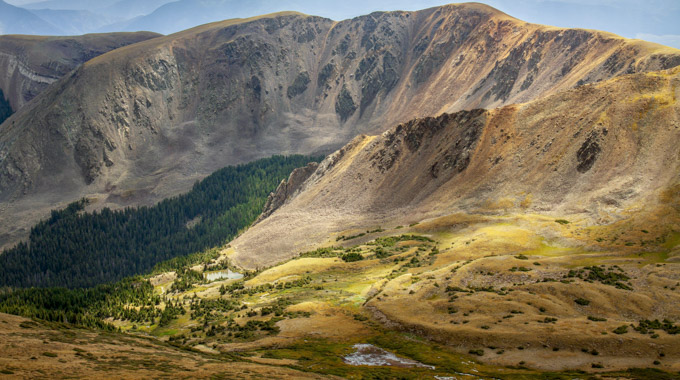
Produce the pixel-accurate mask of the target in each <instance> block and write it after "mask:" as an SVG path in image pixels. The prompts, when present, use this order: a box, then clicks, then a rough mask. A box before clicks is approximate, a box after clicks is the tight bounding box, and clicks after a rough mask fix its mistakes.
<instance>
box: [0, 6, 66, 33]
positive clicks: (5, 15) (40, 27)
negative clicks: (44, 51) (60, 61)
mask: <svg viewBox="0 0 680 380" xmlns="http://www.w3.org/2000/svg"><path fill="white" fill-rule="evenodd" d="M60 33H61V30H60V29H59V28H57V27H55V26H54V25H51V24H50V23H48V22H47V21H45V20H43V19H41V18H40V17H38V16H36V15H35V14H33V13H31V12H29V11H28V10H26V9H23V8H19V7H15V6H13V5H10V4H7V3H5V2H4V1H2V0H0V34H43V35H58V34H60Z"/></svg>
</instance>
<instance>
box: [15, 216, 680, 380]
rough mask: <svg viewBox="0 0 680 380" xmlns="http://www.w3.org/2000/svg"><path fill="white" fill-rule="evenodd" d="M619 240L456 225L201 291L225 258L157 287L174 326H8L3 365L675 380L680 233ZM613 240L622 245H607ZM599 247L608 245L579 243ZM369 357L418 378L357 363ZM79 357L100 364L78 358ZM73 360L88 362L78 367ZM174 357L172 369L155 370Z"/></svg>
mask: <svg viewBox="0 0 680 380" xmlns="http://www.w3.org/2000/svg"><path fill="white" fill-rule="evenodd" d="M605 228H606V230H605ZM617 228H618V229H623V228H632V227H631V226H630V225H617V224H614V225H610V226H608V227H585V226H582V225H581V224H580V222H579V221H578V220H564V219H557V220H556V219H555V218H552V217H546V216H540V215H515V216H474V215H451V216H447V217H442V218H437V219H431V220H427V221H423V222H421V223H418V224H414V225H411V226H393V227H389V228H388V227H385V228H384V229H383V228H381V227H380V226H375V228H373V229H369V230H362V231H358V230H354V231H345V232H343V233H342V234H339V235H338V236H331V237H329V240H328V242H327V244H326V245H325V246H324V247H321V248H319V249H317V250H315V251H311V252H305V253H302V254H301V255H300V256H299V257H297V258H295V259H292V260H289V261H287V262H284V263H281V264H279V265H277V266H274V267H272V268H269V269H266V270H263V271H258V272H245V271H243V272H244V274H245V277H244V278H235V277H240V276H234V275H233V273H232V274H231V275H230V277H231V278H230V279H222V280H216V281H212V282H209V281H207V280H204V279H202V278H204V277H205V275H207V274H208V273H213V274H215V273H216V272H217V271H218V270H225V268H226V267H230V265H229V257H230V255H232V254H233V253H234V251H233V249H232V248H230V247H229V246H227V247H226V248H224V249H223V250H222V252H221V255H220V256H219V257H218V258H216V259H213V260H212V261H211V262H208V263H204V264H201V265H196V266H193V267H191V268H184V269H183V270H181V271H177V272H169V273H163V274H158V275H156V276H154V277H151V278H150V281H151V284H153V286H154V289H155V293H156V294H157V295H159V296H161V297H162V299H163V301H162V302H160V303H159V304H158V305H157V307H158V308H160V309H164V308H167V307H171V308H173V309H174V310H177V311H178V312H176V313H175V314H174V315H173V318H171V319H170V320H167V319H166V320H165V321H163V322H161V321H162V320H163V318H161V321H159V320H156V319H153V322H148V321H147V322H134V323H133V322H131V321H130V320H126V321H121V320H113V319H109V320H108V321H109V322H110V323H113V324H114V325H116V326H117V327H119V328H121V330H122V331H126V332H129V333H132V334H134V335H132V336H130V335H106V334H101V335H99V334H95V333H94V332H84V331H83V332H80V331H77V332H74V331H75V330H64V329H61V330H58V331H59V332H47V331H45V332H42V330H40V331H41V332H40V334H42V335H40V334H38V335H36V330H34V329H35V327H34V326H33V324H34V323H33V322H28V321H20V320H19V319H18V318H15V317H7V318H5V324H8V323H9V324H10V325H11V326H12V328H11V329H10V330H9V331H14V332H13V333H11V334H15V335H14V338H12V339H14V341H13V342H12V343H11V344H9V346H7V347H9V348H11V350H10V351H7V352H11V355H13V356H10V357H9V358H10V359H9V361H8V360H7V359H4V360H5V363H3V364H2V365H3V366H4V368H7V369H8V370H10V371H14V372H16V373H19V371H39V370H43V371H46V370H47V369H46V367H44V366H43V364H39V363H43V362H45V361H46V360H47V361H55V362H56V363H55V366H54V367H50V370H49V371H50V372H49V373H52V374H55V375H59V373H57V372H58V371H64V372H60V373H68V372H69V371H71V369H69V368H71V367H73V366H78V368H79V369H80V370H81V371H82V370H86V369H87V368H92V369H97V368H99V369H101V370H102V371H107V370H114V372H113V373H119V372H117V371H125V370H126V368H129V369H130V370H131V371H132V370H133V369H134V368H137V369H140V368H147V367H149V368H147V369H145V370H148V371H152V372H153V371H157V372H156V373H158V374H159V376H161V377H162V375H163V373H164V372H163V371H165V370H168V371H169V372H172V373H174V371H175V369H173V368H174V367H173V366H176V365H177V366H180V367H181V368H179V367H178V368H177V371H179V372H178V373H180V374H181V373H183V372H182V371H194V370H198V369H200V370H199V372H196V373H195V374H194V375H196V376H204V375H205V377H209V376H211V374H216V373H220V371H227V370H226V369H224V368H222V367H221V366H226V367H228V368H229V369H228V371H236V372H228V373H233V374H235V373H239V372H238V371H252V372H247V376H246V375H243V376H246V377H257V376H259V375H260V374H262V373H268V374H269V373H270V372H268V371H273V372H271V374H277V375H274V376H275V377H293V378H296V377H303V374H304V376H315V374H320V375H322V376H328V375H335V376H340V377H344V378H376V377H377V378H436V377H438V378H484V379H486V378H501V379H513V378H517V379H523V378H545V376H548V375H549V376H552V377H553V378H565V379H566V378H574V377H578V378H590V377H594V378H634V379H637V378H649V379H659V378H679V377H680V376H679V375H678V371H680V335H678V333H679V332H680V324H678V323H677V317H678V316H680V270H678V269H680V268H678V265H680V260H679V259H680V254H679V251H678V248H677V245H678V243H680V235H678V234H677V233H672V232H669V233H663V234H660V233H656V234H655V233H653V232H649V231H639V230H638V231H633V230H628V231H627V232H626V233H625V234H621V233H620V232H619V231H618V230H617V231H616V233H614V230H615V229H617ZM607 234H610V235H611V236H615V237H613V238H610V239H608V241H604V238H602V237H600V236H605V235H607ZM589 239H594V241H595V242H597V243H598V244H600V245H597V244H595V245H584V244H583V241H585V240H589ZM231 269H232V270H235V271H241V269H239V268H234V267H231ZM197 273H200V274H201V275H200V276H199V275H196V274H197ZM211 277H212V278H214V277H216V276H211ZM168 305H169V306H168ZM129 307H130V308H135V309H137V310H139V309H140V306H135V305H130V306H129ZM8 319H9V321H8ZM17 324H21V325H22V326H24V325H25V326H29V327H26V328H23V329H22V328H20V327H17V326H16V325H17ZM5 334H8V332H5ZM50 334H56V335H55V336H61V338H50ZM31 335H33V337H30V336H31ZM69 336H70V338H68V339H67V340H69V341H68V342H61V341H60V339H62V340H63V339H66V338H64V337H69ZM81 336H82V337H81ZM149 336H154V337H156V338H157V339H152V338H150V337H149ZM16 339H21V340H25V339H33V340H34V342H32V343H31V344H22V343H20V342H18V341H16ZM101 339H103V341H102V342H100V340H101ZM116 339H117V340H122V341H125V342H127V343H126V345H127V346H130V347H131V348H121V347H119V348H116V349H115V350H114V351H116V352H108V353H107V352H106V351H107V350H109V349H110V348H109V346H107V344H111V343H107V340H109V341H110V340H116ZM42 341H44V342H45V343H41V342H42ZM162 342H165V343H162ZM167 343H169V344H170V345H169V346H168V345H166V344H167ZM360 343H369V344H373V345H375V346H377V347H380V348H382V349H384V350H387V351H388V352H391V353H394V354H396V355H397V356H399V357H403V358H410V359H413V360H416V361H418V362H420V363H422V364H423V365H424V366H416V367H412V368H398V367H390V366H352V365H350V364H347V363H346V362H345V360H344V358H345V357H346V356H347V355H350V354H352V353H353V352H354V351H355V347H354V345H355V344H360ZM82 345H85V346H84V348H82V349H84V350H86V351H87V352H92V355H94V357H96V358H97V359H96V360H94V359H93V360H91V359H88V358H89V356H82V355H90V354H89V353H88V354H85V353H84V352H81V353H80V354H79V351H77V350H76V351H74V349H75V348H76V346H77V347H80V346H82ZM138 345H141V346H142V347H149V350H146V351H144V350H142V351H141V352H145V354H144V355H145V356H144V358H139V357H136V354H138V353H139V352H140V351H139V350H137V349H136V348H135V352H134V355H133V352H132V351H133V348H134V347H135V346H138ZM88 347H90V348H88ZM151 347H153V349H152V348H151ZM154 350H156V351H155V352H154ZM42 351H44V352H54V353H55V354H56V356H54V357H52V356H50V355H47V354H44V353H43V352H42ZM117 351H120V352H117ZM77 354H78V355H80V356H79V357H77V358H78V361H72V360H71V358H68V356H73V355H77ZM21 355H24V356H28V355H32V356H35V357H38V358H39V359H40V360H38V361H36V362H31V361H30V360H17V359H19V357H20V356H21ZM41 355H42V356H41ZM102 355H103V356H102ZM167 355H175V356H177V358H178V360H170V361H165V359H163V360H156V358H159V357H167ZM61 359H65V361H66V363H61V364H59V360H61ZM140 360H141V361H140ZM145 360H146V361H145ZM118 362H120V363H127V364H125V365H123V366H118V365H114V364H115V363H118ZM225 362H226V363H229V364H228V365H227V364H224V363H225ZM19 363H20V364H19ZM31 363H35V365H33V364H31ZM145 363H146V364H145ZM164 363H165V364H164ZM178 363H181V364H178ZM219 363H222V364H219ZM12 366H15V367H12ZM62 367H63V369H62ZM165 367H167V368H165ZM171 367H172V368H171ZM251 367H252V368H251ZM432 367H434V368H432ZM630 368H639V369H630ZM88 370H89V369H88ZM201 371H203V372H201ZM262 371H264V372H262ZM277 371H278V372H277ZM296 371H302V372H296ZM152 372H149V373H152ZM120 373H121V376H123V377H125V373H124V372H120ZM131 373H132V372H130V374H131ZM243 373H244V374H246V372H243ZM135 375H136V376H140V375H141V373H135ZM228 376H231V375H228ZM268 376H269V377H271V375H268ZM470 376H472V377H470Z"/></svg>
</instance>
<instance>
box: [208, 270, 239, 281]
mask: <svg viewBox="0 0 680 380" xmlns="http://www.w3.org/2000/svg"><path fill="white" fill-rule="evenodd" d="M203 277H205V279H206V280H208V282H212V281H217V280H238V279H241V278H243V275H242V274H241V273H238V272H232V271H231V270H229V269H227V270H218V271H215V272H204V273H203Z"/></svg>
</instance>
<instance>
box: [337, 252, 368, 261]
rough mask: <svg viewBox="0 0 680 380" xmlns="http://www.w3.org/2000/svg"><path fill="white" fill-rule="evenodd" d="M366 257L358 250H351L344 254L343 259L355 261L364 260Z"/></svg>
mask: <svg viewBox="0 0 680 380" xmlns="http://www.w3.org/2000/svg"><path fill="white" fill-rule="evenodd" d="M363 259H364V257H363V256H361V254H360V253H357V252H350V253H346V254H344V255H342V260H343V261H345V262H348V263H351V262H354V261H360V260H363Z"/></svg>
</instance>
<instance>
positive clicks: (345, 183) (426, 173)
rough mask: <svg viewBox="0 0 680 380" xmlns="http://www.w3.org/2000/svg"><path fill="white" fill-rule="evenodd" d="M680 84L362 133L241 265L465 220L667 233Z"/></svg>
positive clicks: (629, 84)
mask: <svg viewBox="0 0 680 380" xmlns="http://www.w3.org/2000/svg"><path fill="white" fill-rule="evenodd" d="M679 79H680V70H678V69H673V70H670V71H662V72H654V73H648V74H636V75H630V76H623V77H618V78H615V79H612V80H609V81H606V82H603V83H600V84H594V85H588V86H582V87H578V88H576V89H572V90H568V91H565V92H561V93H558V94H555V95H552V96H548V97H544V98H541V99H539V100H536V101H533V102H529V103H526V104H521V105H511V106H507V107H503V108H499V109H495V110H491V111H486V110H475V111H463V112H458V113H455V114H447V115H442V116H440V117H437V118H424V119H416V120H413V121H410V122H407V123H404V124H400V125H398V126H396V127H393V128H392V129H390V130H388V131H387V132H385V133H383V134H382V135H380V136H359V137H357V138H355V139H354V140H353V141H352V142H351V143H350V144H348V145H346V146H345V147H343V148H342V149H341V150H339V151H337V152H336V153H334V154H333V155H331V156H329V157H328V158H327V159H326V160H325V161H324V162H323V163H322V164H321V165H320V167H319V168H318V169H317V170H316V172H314V173H313V174H311V176H310V178H309V179H308V180H307V181H306V182H305V183H303V184H302V185H300V190H299V191H297V192H296V193H295V195H293V196H292V197H289V199H288V200H287V201H286V202H285V204H284V205H283V206H282V207H280V208H279V209H278V210H277V211H275V212H274V213H273V214H271V216H269V217H268V218H266V219H264V220H263V221H261V222H260V223H259V224H256V225H255V226H254V227H252V228H251V229H250V230H248V231H247V232H246V233H245V234H243V235H242V236H241V237H239V238H238V239H237V240H235V241H234V243H233V246H234V248H235V250H236V256H235V260H236V262H238V263H239V264H240V265H243V266H245V267H249V268H252V267H256V266H266V265H271V264H274V263H276V262H278V261H280V260H285V259H287V258H289V257H292V256H294V255H296V254H297V252H299V251H303V250H306V249H310V248H313V247H315V246H317V245H319V244H323V243H325V242H327V241H328V237H329V236H332V235H335V234H339V233H341V232H342V231H345V230H349V229H352V228H357V229H359V230H362V229H372V228H374V226H376V225H379V226H395V225H401V224H409V223H411V222H418V221H421V220H422V219H425V218H428V217H436V216H441V215H448V214H452V213H455V212H471V213H492V214H505V213H516V212H518V213H537V214H545V215H552V216H554V217H556V218H561V217H562V216H567V215H569V216H572V217H574V218H577V219H579V220H582V221H583V223H584V225H586V226H592V227H593V228H592V230H588V231H584V232H582V233H580V234H578V235H575V236H572V238H573V239H574V244H583V245H593V244H595V245H597V243H596V242H595V241H594V239H599V238H601V239H607V240H609V239H611V236H608V235H609V234H610V233H609V232H607V231H609V229H615V228H618V227H616V226H624V225H625V226H628V227H626V228H631V226H635V228H636V229H638V230H640V229H645V230H649V231H654V233H655V234H656V235H654V236H658V235H663V234H664V233H667V232H669V231H671V230H674V229H677V227H678V225H677V222H678V209H677V205H676V203H677V198H678V194H677V189H678V183H679V181H680V179H679V178H678V173H679V171H678V160H679V159H680V157H679V156H678V150H677V143H678V139H679V138H680V120H678V119H679V113H678V109H679V106H678V103H677V98H678V95H679V94H678V91H679V88H678V83H679ZM598 231H599V232H598ZM638 235H640V233H636V236H638ZM643 235H644V234H643ZM638 237H639V238H640V239H642V237H641V236H638ZM653 238H654V237H651V239H653ZM647 239H650V236H647V237H646V238H645V240H647ZM616 244H618V245H620V246H623V244H624V242H623V241H619V242H617V243H616ZM636 244H637V243H636ZM650 249H651V248H650Z"/></svg>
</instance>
